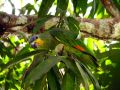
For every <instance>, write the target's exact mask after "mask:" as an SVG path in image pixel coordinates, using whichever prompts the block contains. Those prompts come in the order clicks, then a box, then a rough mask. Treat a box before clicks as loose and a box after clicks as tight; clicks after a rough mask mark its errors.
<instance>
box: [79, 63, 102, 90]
mask: <svg viewBox="0 0 120 90" xmlns="http://www.w3.org/2000/svg"><path fill="white" fill-rule="evenodd" d="M78 64H79V65H81V67H82V69H83V70H84V72H86V74H87V76H88V78H89V79H90V80H91V82H92V83H93V85H94V87H95V90H101V88H100V85H99V83H98V80H97V79H96V78H95V76H94V75H93V74H92V73H91V71H90V70H89V69H88V67H86V66H85V65H84V64H83V63H82V62H81V61H79V62H78Z"/></svg>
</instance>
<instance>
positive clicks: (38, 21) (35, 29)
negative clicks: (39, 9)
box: [33, 16, 53, 33]
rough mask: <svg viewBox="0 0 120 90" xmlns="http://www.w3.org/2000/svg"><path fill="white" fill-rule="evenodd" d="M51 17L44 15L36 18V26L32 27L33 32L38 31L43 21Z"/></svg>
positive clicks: (42, 25)
mask: <svg viewBox="0 0 120 90" xmlns="http://www.w3.org/2000/svg"><path fill="white" fill-rule="evenodd" d="M51 18H53V17H52V16H46V17H43V18H40V19H38V20H37V22H36V26H35V27H34V29H33V33H37V32H39V30H40V28H42V27H44V24H45V22H46V21H48V20H49V19H51Z"/></svg>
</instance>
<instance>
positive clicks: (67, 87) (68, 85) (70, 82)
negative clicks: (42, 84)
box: [62, 71, 75, 90]
mask: <svg viewBox="0 0 120 90" xmlns="http://www.w3.org/2000/svg"><path fill="white" fill-rule="evenodd" d="M74 89H75V75H74V74H73V73H72V72H71V71H68V72H66V73H65V75H64V77H63V82H62V90H74Z"/></svg>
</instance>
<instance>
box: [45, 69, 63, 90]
mask: <svg viewBox="0 0 120 90" xmlns="http://www.w3.org/2000/svg"><path fill="white" fill-rule="evenodd" d="M53 68H54V67H53ZM56 76H57V75H56V74H55V72H54V70H53V69H51V70H50V71H49V72H48V74H47V79H48V87H49V88H50V90H61V89H60V88H61V87H60V83H59V79H58V78H57V77H56Z"/></svg>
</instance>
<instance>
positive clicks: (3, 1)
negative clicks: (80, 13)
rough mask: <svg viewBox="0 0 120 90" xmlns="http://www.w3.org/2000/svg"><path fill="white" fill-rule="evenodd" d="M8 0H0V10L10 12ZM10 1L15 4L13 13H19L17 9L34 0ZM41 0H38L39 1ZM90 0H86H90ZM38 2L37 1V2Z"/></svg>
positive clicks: (52, 10) (32, 2)
mask: <svg viewBox="0 0 120 90" xmlns="http://www.w3.org/2000/svg"><path fill="white" fill-rule="evenodd" d="M8 1H9V0H0V6H1V5H3V7H2V8H1V7H0V11H4V12H7V13H8V14H11V13H12V6H11V5H10V3H9V2H8ZM11 1H12V3H13V4H14V5H15V8H16V11H15V15H19V9H20V8H21V7H23V6H25V5H26V4H28V3H31V4H33V5H34V0H11ZM40 1H42V0H39V2H40ZM90 1H92V0H88V2H90ZM39 2H38V3H39ZM35 8H36V9H37V10H38V9H39V6H35ZM90 9H91V7H89V8H88V10H87V13H86V14H88V13H89V11H90ZM49 12H50V13H51V14H54V13H55V6H53V7H52V8H51V9H50V11H49ZM31 14H34V12H31ZM67 15H69V13H67Z"/></svg>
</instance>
